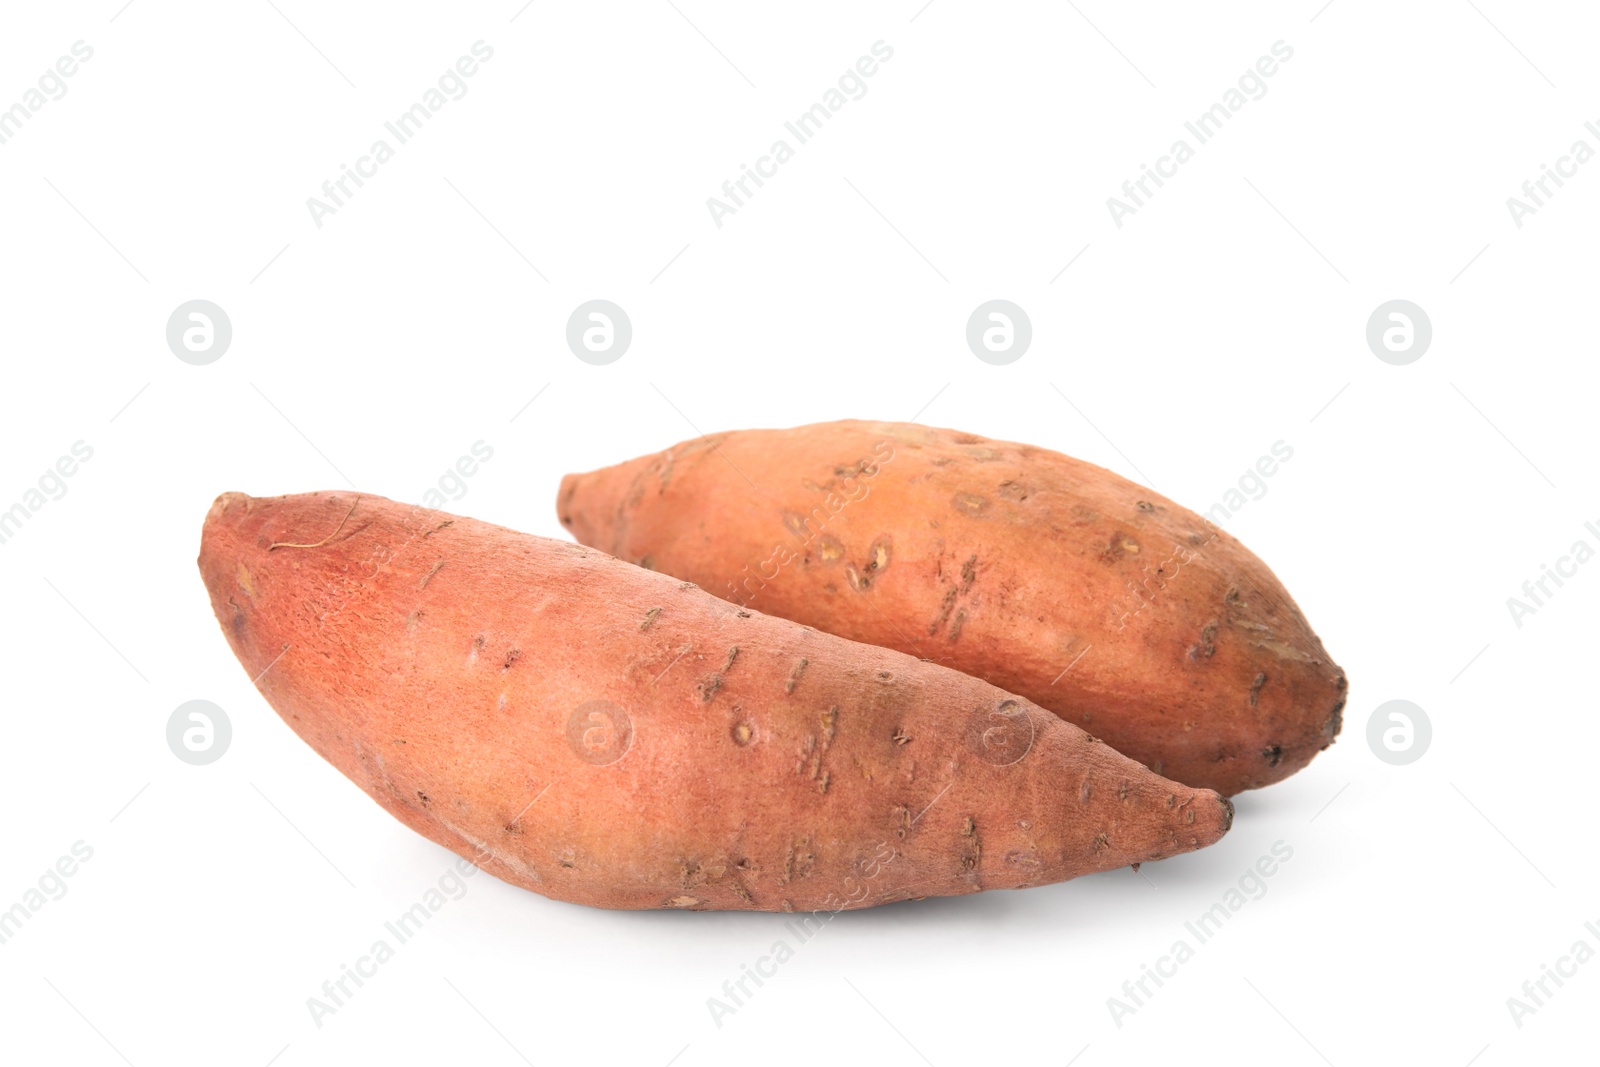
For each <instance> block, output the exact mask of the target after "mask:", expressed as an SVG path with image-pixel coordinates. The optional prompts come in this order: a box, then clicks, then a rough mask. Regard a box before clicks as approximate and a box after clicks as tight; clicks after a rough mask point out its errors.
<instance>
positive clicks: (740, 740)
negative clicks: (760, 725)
mask: <svg viewBox="0 0 1600 1067" xmlns="http://www.w3.org/2000/svg"><path fill="white" fill-rule="evenodd" d="M732 735H733V743H734V744H736V745H738V746H740V747H741V748H742V747H744V746H745V745H748V744H749V743H750V742H751V741H752V740H753V739H754V738H755V736H756V732H755V728H754V727H752V726H751V725H750V724H749V723H747V722H741V723H735V724H734V727H733V730H732Z"/></svg>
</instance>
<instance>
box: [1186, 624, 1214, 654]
mask: <svg viewBox="0 0 1600 1067" xmlns="http://www.w3.org/2000/svg"><path fill="white" fill-rule="evenodd" d="M1216 651H1217V624H1216V623H1215V622H1209V623H1207V624H1206V626H1205V628H1204V629H1203V630H1201V631H1200V641H1199V643H1198V644H1196V645H1194V646H1193V647H1191V648H1190V649H1189V658H1190V659H1210V658H1211V657H1212V656H1213V655H1215V654H1216Z"/></svg>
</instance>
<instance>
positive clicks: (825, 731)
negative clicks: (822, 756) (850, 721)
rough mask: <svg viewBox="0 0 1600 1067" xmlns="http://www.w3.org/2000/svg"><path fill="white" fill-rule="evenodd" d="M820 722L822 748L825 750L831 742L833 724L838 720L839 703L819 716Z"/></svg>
mask: <svg viewBox="0 0 1600 1067" xmlns="http://www.w3.org/2000/svg"><path fill="white" fill-rule="evenodd" d="M820 719H821V722H822V750H823V751H824V752H826V751H827V750H828V746H829V745H831V744H833V730H834V726H835V725H836V724H837V723H838V721H839V705H837V704H835V705H834V706H833V707H831V708H829V709H828V710H827V711H825V712H823V713H822V715H821V716H820Z"/></svg>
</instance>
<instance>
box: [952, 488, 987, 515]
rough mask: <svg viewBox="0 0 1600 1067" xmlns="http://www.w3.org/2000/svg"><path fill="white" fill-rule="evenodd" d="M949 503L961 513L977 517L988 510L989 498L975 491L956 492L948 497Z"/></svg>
mask: <svg viewBox="0 0 1600 1067" xmlns="http://www.w3.org/2000/svg"><path fill="white" fill-rule="evenodd" d="M950 505H951V506H952V507H953V508H955V509H956V511H958V512H960V513H961V514H963V515H970V516H972V517H973V518H977V517H979V516H981V515H983V514H984V513H985V512H987V511H988V510H989V498H988V497H983V496H979V495H978V494H977V493H957V494H956V495H955V496H954V497H952V498H951V499H950Z"/></svg>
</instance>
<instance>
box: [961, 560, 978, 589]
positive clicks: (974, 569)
mask: <svg viewBox="0 0 1600 1067" xmlns="http://www.w3.org/2000/svg"><path fill="white" fill-rule="evenodd" d="M977 580H978V557H977V556H969V557H967V561H966V562H965V563H963V564H962V565H961V591H962V592H963V593H965V592H966V591H967V590H968V589H971V588H972V583H973V582H975V581H977Z"/></svg>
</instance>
